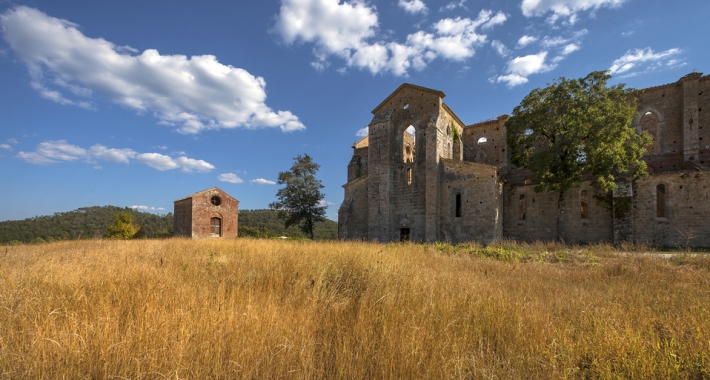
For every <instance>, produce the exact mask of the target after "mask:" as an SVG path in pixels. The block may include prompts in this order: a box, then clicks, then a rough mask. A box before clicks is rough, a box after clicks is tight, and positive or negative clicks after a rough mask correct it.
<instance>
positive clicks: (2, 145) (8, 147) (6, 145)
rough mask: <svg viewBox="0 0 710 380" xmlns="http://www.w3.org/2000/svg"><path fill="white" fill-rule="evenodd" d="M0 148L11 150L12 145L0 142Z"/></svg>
mask: <svg viewBox="0 0 710 380" xmlns="http://www.w3.org/2000/svg"><path fill="white" fill-rule="evenodd" d="M0 149H3V150H9V151H12V147H11V146H10V145H9V144H0Z"/></svg>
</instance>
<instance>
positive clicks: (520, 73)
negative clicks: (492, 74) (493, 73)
mask: <svg viewBox="0 0 710 380" xmlns="http://www.w3.org/2000/svg"><path fill="white" fill-rule="evenodd" d="M546 58H547V51H541V52H540V53H538V54H531V55H526V56H523V57H515V58H513V59H511V60H510V61H508V65H507V68H506V72H507V74H506V75H500V76H498V77H497V78H496V79H495V81H496V82H505V83H506V84H507V86H508V87H515V86H519V85H521V84H525V83H527V82H528V78H527V77H528V76H530V75H532V74H539V73H544V72H548V71H550V70H552V69H554V68H555V64H554V63H546V62H545V61H546Z"/></svg>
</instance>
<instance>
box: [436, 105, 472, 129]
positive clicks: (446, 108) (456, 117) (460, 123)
mask: <svg viewBox="0 0 710 380" xmlns="http://www.w3.org/2000/svg"><path fill="white" fill-rule="evenodd" d="M441 104H443V105H444V109H445V110H446V111H447V112H449V114H450V115H451V116H453V117H454V119H455V120H456V121H457V122H458V123H459V125H460V126H461V129H463V128H464V127H466V124H464V122H463V121H461V119H459V117H458V116H456V113H454V111H453V110H452V109H451V108H449V106H448V105H447V104H446V103H441Z"/></svg>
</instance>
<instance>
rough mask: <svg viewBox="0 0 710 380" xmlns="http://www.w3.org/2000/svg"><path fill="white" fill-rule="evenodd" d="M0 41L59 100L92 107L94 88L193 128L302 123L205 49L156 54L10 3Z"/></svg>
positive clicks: (253, 80) (259, 83)
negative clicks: (268, 102)
mask: <svg viewBox="0 0 710 380" xmlns="http://www.w3.org/2000/svg"><path fill="white" fill-rule="evenodd" d="M0 26H2V30H3V36H4V38H5V41H7V43H8V44H9V45H10V47H11V48H12V50H13V51H14V52H15V54H16V55H17V56H18V58H19V59H20V60H22V61H23V62H24V63H25V64H26V65H27V67H28V69H29V73H30V77H31V86H32V87H33V88H34V89H35V90H37V91H38V92H39V93H40V95H41V96H43V97H45V98H47V99H50V100H52V101H55V102H57V103H60V104H67V105H76V106H80V107H84V108H95V107H96V105H95V100H94V94H99V95H101V96H102V97H104V98H106V99H108V100H110V101H111V102H114V103H117V104H120V105H123V106H125V107H127V108H129V109H133V110H136V111H138V112H147V113H152V114H154V115H155V116H156V117H157V118H158V120H159V123H160V124H164V125H169V126H172V127H174V128H176V129H177V130H178V131H179V132H181V133H187V134H193V133H199V132H201V131H204V130H209V129H222V128H236V127H244V128H265V127H280V128H281V130H282V131H285V132H286V131H295V130H300V129H304V128H305V126H304V125H303V124H302V123H301V122H300V121H299V119H298V117H296V116H295V115H294V114H292V113H291V112H289V111H274V110H272V109H271V108H270V107H268V106H267V105H266V103H265V101H266V91H265V87H266V81H264V79H263V78H261V77H257V76H254V75H252V74H250V73H249V72H247V71H246V70H244V69H240V68H237V67H233V66H231V65H225V64H223V63H220V62H219V61H218V60H217V58H216V57H214V56H212V55H202V56H192V57H186V56H184V55H161V54H160V53H159V52H158V51H157V50H154V49H148V50H145V51H144V52H142V53H140V54H137V51H135V49H129V48H127V47H120V46H116V45H114V44H113V43H111V42H109V41H106V40H104V39H101V38H90V37H87V36H85V35H84V34H82V32H81V31H80V30H79V27H78V25H76V24H74V23H72V22H70V21H67V20H63V19H58V18H54V17H51V16H48V15H46V14H44V13H42V12H40V11H38V10H36V9H34V8H29V7H26V6H17V7H15V8H12V9H9V10H8V11H6V12H5V13H3V14H2V15H0Z"/></svg>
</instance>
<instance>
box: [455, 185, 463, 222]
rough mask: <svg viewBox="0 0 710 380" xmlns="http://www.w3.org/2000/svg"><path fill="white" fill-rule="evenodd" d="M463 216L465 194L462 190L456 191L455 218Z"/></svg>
mask: <svg viewBox="0 0 710 380" xmlns="http://www.w3.org/2000/svg"><path fill="white" fill-rule="evenodd" d="M462 217H463V195H462V194H461V190H457V191H456V192H454V218H462Z"/></svg>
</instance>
